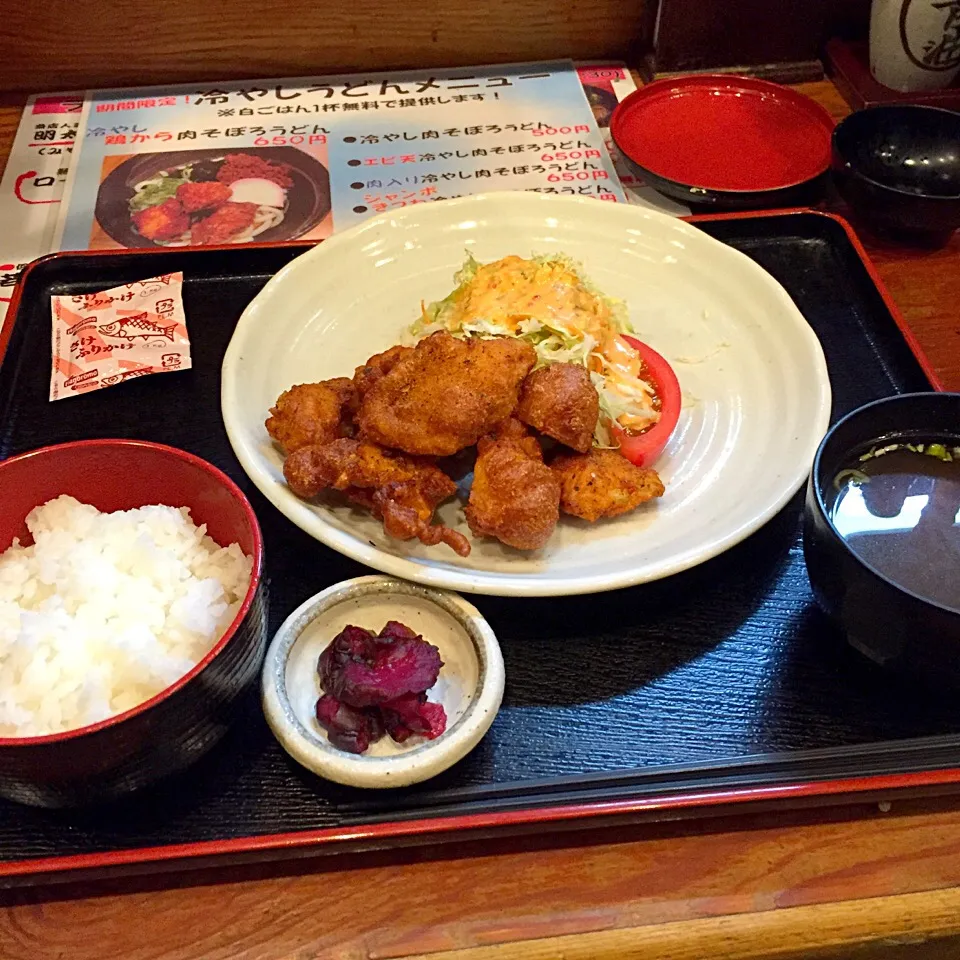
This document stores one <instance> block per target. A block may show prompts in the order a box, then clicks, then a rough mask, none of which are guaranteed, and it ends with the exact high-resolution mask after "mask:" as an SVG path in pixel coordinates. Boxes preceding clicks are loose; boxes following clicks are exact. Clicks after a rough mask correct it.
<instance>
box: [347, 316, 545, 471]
mask: <svg viewBox="0 0 960 960" xmlns="http://www.w3.org/2000/svg"><path fill="white" fill-rule="evenodd" d="M535 362H536V352H535V351H534V349H533V347H531V346H530V344H528V343H524V342H523V341H522V340H514V339H512V338H509V337H501V338H495V339H491V340H467V341H463V340H457V339H456V338H455V337H452V336H450V334H448V333H444V332H442V331H441V332H439V333H434V334H432V335H431V336H429V337H427V338H425V339H424V340H421V341H420V343H418V344H417V346H416V347H415V348H414V349H413V350H412V351H411V352H410V353H408V354H405V355H404V356H403V357H402V358H401V359H400V360H398V361H397V362H396V364H395V365H394V366H393V367H392V369H391V370H390V371H389V373H386V374H385V375H384V376H383V377H381V378H380V379H379V380H377V382H376V383H374V384H373V386H372V387H370V389H369V391H368V392H367V394H366V396H365V397H364V398H363V402H362V403H361V404H360V412H359V414H358V415H357V423H358V425H359V427H360V436H361V437H362V438H363V439H365V440H371V441H374V442H376V443H380V444H382V445H383V446H385V447H393V448H395V449H398V450H403V451H404V452H406V453H412V454H420V455H431V456H438V457H446V456H451V455H452V454H455V453H457V452H458V451H460V450H463V449H464V448H465V447H469V446H472V445H473V444H475V443H476V442H477V441H478V440H479V439H480V437H482V436H484V435H485V434H486V433H488V432H489V431H490V430H492V429H493V428H494V427H495V426H496V425H497V424H498V423H500V422H501V421H502V420H504V419H505V418H506V417H508V416H510V414H511V413H512V412H513V410H514V408H515V407H516V405H517V401H518V399H519V390H520V384H521V382H522V381H523V378H524V377H525V376H526V375H527V374H528V373H529V372H530V370H531V369H532V368H533V365H534V363H535Z"/></svg>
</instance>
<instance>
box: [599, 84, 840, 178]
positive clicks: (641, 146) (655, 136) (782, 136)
mask: <svg viewBox="0 0 960 960" xmlns="http://www.w3.org/2000/svg"><path fill="white" fill-rule="evenodd" d="M610 131H611V133H612V134H613V137H614V139H615V140H616V142H617V144H618V146H619V147H620V149H621V150H622V151H623V152H624V153H625V154H627V156H628V157H629V158H630V159H631V160H633V161H634V162H635V163H636V164H638V165H639V166H641V167H643V168H645V169H646V170H649V171H650V172H651V173H654V174H656V175H657V176H660V177H663V178H665V179H667V180H672V181H674V182H676V183H681V184H687V185H690V186H697V187H703V188H705V189H708V190H731V191H736V190H743V191H755V190H776V189H781V188H785V187H791V186H795V185H797V184H800V183H804V182H806V181H808V180H811V179H813V178H814V177H816V176H819V175H820V174H821V173H823V172H824V171H825V170H827V169H828V168H829V166H830V135H831V133H832V132H833V120H832V118H831V117H830V114H829V113H827V111H826V110H824V109H823V108H822V107H821V106H820V105H819V104H817V103H815V102H814V101H813V100H811V99H809V97H805V96H803V94H800V93H797V92H796V91H795V90H791V89H790V88H789V87H781V86H779V85H778V84H775V83H768V82H766V81H764V80H754V79H752V78H749V77H725V76H696V77H684V78H682V79H675V80H673V79H670V80H658V81H656V82H655V83H651V84H649V85H648V86H646V87H643V88H641V89H640V90H637V91H636V92H635V93H632V94H630V96H629V97H627V98H626V99H625V100H624V101H623V102H622V103H621V104H620V105H619V106H618V107H617V109H616V111H615V112H614V115H613V118H612V120H611V123H610Z"/></svg>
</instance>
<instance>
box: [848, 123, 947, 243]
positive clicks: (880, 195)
mask: <svg viewBox="0 0 960 960" xmlns="http://www.w3.org/2000/svg"><path fill="white" fill-rule="evenodd" d="M832 154H833V155H832V167H833V174H834V180H835V181H836V184H837V189H838V190H839V191H840V193H841V195H842V196H843V198H844V200H846V201H847V203H849V204H850V206H851V207H852V208H853V209H854V211H855V212H856V213H857V215H858V216H859V217H860V218H861V219H862V220H863V222H864V224H865V225H866V226H867V227H869V228H870V229H872V230H873V231H874V232H876V233H878V234H880V235H882V236H888V237H891V238H892V239H896V240H902V241H904V242H907V243H915V244H919V245H921V246H931V247H938V246H943V245H944V244H945V243H947V241H949V239H950V237H951V235H952V234H953V232H954V230H956V229H957V227H960V113H954V112H953V111H952V110H941V109H939V108H937V107H923V106H880V107H870V108H868V109H866V110H858V111H857V112H856V113H852V114H851V115H850V116H849V117H847V118H846V119H845V120H843V121H841V122H840V123H839V124H838V125H837V127H836V128H835V129H834V131H833V152H832Z"/></svg>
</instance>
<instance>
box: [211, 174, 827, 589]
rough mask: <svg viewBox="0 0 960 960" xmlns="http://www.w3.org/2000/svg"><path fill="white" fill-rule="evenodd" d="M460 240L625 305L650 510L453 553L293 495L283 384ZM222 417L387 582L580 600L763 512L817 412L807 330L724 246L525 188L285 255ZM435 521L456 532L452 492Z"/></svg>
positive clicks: (408, 294)
mask: <svg viewBox="0 0 960 960" xmlns="http://www.w3.org/2000/svg"><path fill="white" fill-rule="evenodd" d="M467 251H469V252H470V253H472V254H474V256H476V257H477V258H478V259H480V260H482V261H488V260H493V259H495V258H498V257H503V256H506V255H507V254H519V255H521V256H524V257H528V256H530V255H531V254H534V253H553V252H557V251H561V252H563V253H567V254H569V255H570V256H572V257H573V258H574V259H576V260H579V261H580V262H581V263H582V264H583V266H584V268H585V270H586V274H587V276H588V277H590V278H591V279H592V280H593V281H594V282H595V283H596V284H597V286H598V287H599V288H600V289H601V290H603V291H604V292H605V293H607V294H609V295H611V296H614V297H620V298H622V299H624V300H626V302H627V305H628V307H629V310H630V317H631V320H632V322H633V326H634V328H635V331H636V333H637V336H638V337H639V338H640V339H641V340H644V341H646V342H647V343H649V344H650V346H652V347H653V348H654V349H655V350H657V351H658V352H659V353H661V354H662V355H663V356H664V357H666V359H667V360H668V361H670V362H671V363H672V364H673V367H674V370H675V371H676V373H677V377H678V378H679V380H680V386H681V388H682V390H683V396H684V406H683V410H682V412H681V415H680V422H679V424H678V425H677V428H676V430H675V431H674V434H673V436H672V437H671V439H670V442H669V443H668V445H667V448H666V450H665V451H664V453H663V455H662V456H661V457H660V460H659V461H658V463H657V470H658V471H659V473H660V475H661V476H662V478H663V481H664V483H665V484H666V488H667V490H666V494H665V495H664V496H663V498H662V499H661V500H658V501H657V502H656V503H651V504H646V505H645V506H643V507H642V508H640V509H639V510H635V511H634V512H632V513H629V514H626V515H624V516H622V517H617V518H615V519H613V520H607V521H603V522H600V523H595V524H587V523H583V522H582V521H575V520H572V519H569V518H564V519H562V520H561V522H560V524H559V525H558V527H557V529H556V531H555V532H554V534H553V536H552V537H551V538H550V541H549V543H548V544H547V545H546V546H545V547H544V548H543V549H542V550H538V551H535V552H533V553H523V552H521V551H518V550H512V549H511V548H509V547H505V546H503V545H502V544H500V543H498V542H496V541H494V540H480V539H475V538H471V540H472V547H473V550H472V552H471V554H470V556H469V557H458V556H457V555H456V554H454V553H453V551H452V550H450V549H448V548H447V547H444V546H435V547H426V546H424V545H423V544H421V543H419V542H418V541H416V540H405V541H400V540H395V539H393V538H391V537H389V536H387V535H386V534H385V533H384V531H383V525H382V524H381V523H380V522H379V521H378V520H376V519H375V518H374V517H373V516H372V515H370V514H369V513H362V512H360V511H358V510H356V509H353V508H351V507H349V506H347V505H343V506H335V507H331V506H327V505H321V504H317V503H307V502H305V501H303V500H299V499H297V497H295V496H294V495H293V494H292V493H291V492H290V490H289V489H288V488H287V486H286V484H285V483H284V479H283V470H282V468H283V457H282V456H281V454H280V451H279V450H278V449H277V448H276V447H275V445H274V444H273V443H272V442H271V440H270V438H269V436H268V435H267V432H266V430H265V429H264V425H263V423H264V419H265V418H266V416H267V411H268V410H269V408H270V407H271V406H272V405H273V404H274V402H275V401H276V398H277V397H278V396H279V395H280V393H281V392H282V391H283V390H286V389H287V388H288V387H290V386H291V385H292V384H295V383H305V382H310V381H316V380H323V379H326V378H328V377H342V376H350V375H351V373H352V371H353V369H354V367H356V366H358V365H359V364H361V363H363V362H364V361H365V360H366V359H367V358H368V357H370V356H371V355H372V354H374V353H378V352H380V351H381V350H386V349H387V348H388V347H390V346H393V345H394V344H396V343H398V342H399V341H400V340H401V339H402V338H403V337H404V334H405V331H406V330H407V328H408V326H409V325H410V323H412V322H413V321H414V320H415V319H416V318H417V316H418V313H419V310H420V302H421V300H425V301H428V302H429V301H431V300H434V299H438V298H441V297H445V296H446V295H447V294H448V293H449V292H450V290H451V289H452V287H453V274H454V272H455V271H456V270H457V269H458V268H459V267H460V265H461V264H462V262H463V259H464V255H465V253H466V252H467ZM221 404H222V412H223V421H224V424H225V425H226V428H227V434H228V436H229V438H230V443H231V444H232V446H233V449H234V452H235V453H236V455H237V458H238V459H239V461H240V463H241V465H242V466H243V469H244V470H245V471H246V472H247V475H248V476H249V477H250V478H251V479H252V480H253V482H254V483H255V484H256V485H257V487H258V488H259V489H260V491H261V492H262V493H263V494H264V495H265V496H266V497H267V498H268V499H269V500H270V501H271V502H272V503H273V504H274V505H275V506H276V507H277V508H278V509H279V510H280V511H282V512H283V513H284V514H285V515H286V516H287V518H288V519H290V520H291V521H293V522H294V523H295V524H297V526H299V527H300V528H301V529H303V530H305V531H306V532H307V533H309V534H310V535H311V536H314V537H316V538H317V539H318V540H320V541H322V542H323V543H325V544H327V545H328V546H330V547H332V548H333V549H334V550H338V551H340V552H341V553H344V554H346V555H347V556H349V557H352V558H353V559H355V560H359V561H360V562H361V563H365V564H367V565H368V566H371V567H374V568H375V569H378V570H380V571H382V572H383V573H388V574H391V575H393V576H397V577H403V578H405V579H407V580H414V581H417V582H418V583H423V584H425V585H427V586H431V587H442V588H444V589H449V590H458V591H465V592H469V593H487V594H505V595H512V596H531V597H535V596H552V595H569V594H575V593H592V592H596V591H599V590H612V589H615V588H619V587H627V586H632V585H633V584H637V583H644V582H646V581H649V580H656V579H658V578H660V577H666V576H669V575H670V574H673V573H677V572H679V571H681V570H685V569H687V568H688V567H692V566H694V565H695V564H698V563H702V562H703V561H704V560H707V559H709V558H710V557H714V556H716V555H717V554H719V553H721V552H723V551H724V550H727V549H728V548H730V547H732V546H733V545H734V544H736V543H738V542H739V541H741V540H743V539H744V538H745V537H747V536H749V534H751V533H753V532H754V531H755V530H756V529H758V528H759V527H760V526H762V525H763V524H764V523H766V522H767V521H768V520H769V519H770V518H771V517H773V516H774V515H775V514H776V513H777V512H778V511H779V510H780V509H781V508H782V507H783V506H784V504H786V503H787V501H788V500H789V499H790V498H791V497H792V496H793V494H794V493H795V492H796V491H797V490H798V489H799V487H800V485H801V484H802V483H803V482H804V480H805V479H806V477H807V474H808V473H809V471H810V464H811V462H812V460H813V455H814V453H815V452H816V449H817V445H818V444H819V442H820V439H821V438H822V437H823V434H824V431H825V430H826V427H827V423H828V420H829V414H830V383H829V380H828V377H827V367H826V362H825V361H824V357H823V351H822V350H821V349H820V344H819V342H818V341H817V338H816V335H815V334H814V332H813V330H811V328H810V326H809V325H808V324H807V322H806V320H805V319H804V318H803V315H802V314H801V313H800V311H799V310H797V308H796V306H795V305H794V303H793V301H792V300H791V299H790V297H789V296H788V295H787V293H786V291H784V289H783V288H782V287H781V286H780V284H778V283H777V282H776V280H774V279H773V277H771V276H770V274H768V273H766V272H765V271H764V270H763V269H761V268H760V267H759V266H758V265H757V264H756V263H754V262H753V261H752V260H750V259H748V258H747V257H746V256H744V255H743V254H742V253H740V252H738V251H737V250H734V249H733V248H732V247H728V246H725V245H724V244H722V243H720V242H718V241H717V240H714V239H713V238H712V237H709V236H708V235H707V234H706V233H704V232H703V231H701V230H698V229H697V228H696V227H694V226H692V225H691V224H689V223H684V222H683V221H682V220H678V219H676V218H675V217H669V216H666V215H664V214H660V213H656V212H654V211H649V210H641V209H639V208H637V207H632V206H629V205H628V204H620V203H603V202H598V201H597V200H593V199H590V198H580V199H577V198H571V197H552V196H546V195H540V194H535V193H501V194H488V195H487V196H473V197H466V198H463V199H460V200H444V201H442V202H440V203H423V204H417V205H416V206H413V207H407V208H406V209H404V210H401V211H392V212H390V213H385V214H383V215H381V216H377V217H371V218H370V219H369V220H367V221H365V222H364V223H362V224H360V225H359V226H357V227H353V228H351V229H349V230H345V231H344V232H343V233H339V234H337V235H336V236H334V237H332V238H331V239H329V240H326V241H324V242H323V243H322V244H320V245H319V246H318V247H316V248H315V249H313V250H311V251H310V252H309V253H306V254H304V255H303V256H301V257H298V258H297V259H296V260H294V261H292V262H291V263H290V264H288V265H287V266H286V267H284V269H283V270H281V271H280V272H279V273H278V274H277V276H275V277H274V278H273V279H272V280H271V281H270V282H269V283H268V284H267V285H266V286H265V287H264V288H263V290H262V291H261V293H260V294H259V295H258V296H257V297H256V298H255V299H254V300H253V302H252V303H251V304H250V305H249V306H248V307H247V309H246V310H245V311H244V313H243V316H242V317H241V318H240V321H239V323H238V324H237V328H236V331H235V333H234V336H233V339H232V340H231V342H230V346H229V348H228V349H227V352H226V355H225V357H224V361H223V378H222V394H221ZM437 516H438V519H439V521H440V522H442V523H445V524H447V525H449V526H453V527H456V528H458V529H459V530H461V531H462V532H464V533H468V534H469V531H468V530H467V526H466V522H465V519H464V516H463V508H462V504H461V503H460V502H459V501H457V500H450V501H449V502H447V503H445V504H443V505H442V506H441V507H440V509H439V510H438V512H437Z"/></svg>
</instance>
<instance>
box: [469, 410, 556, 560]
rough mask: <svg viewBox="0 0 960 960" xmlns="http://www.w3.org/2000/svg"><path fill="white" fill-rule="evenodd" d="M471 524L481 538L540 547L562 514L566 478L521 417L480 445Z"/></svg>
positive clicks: (470, 516)
mask: <svg viewBox="0 0 960 960" xmlns="http://www.w3.org/2000/svg"><path fill="white" fill-rule="evenodd" d="M478 451H479V455H478V457H477V462H476V465H475V466H474V468H473V486H472V487H471V488H470V501H469V503H468V504H467V510H466V513H467V523H468V524H469V525H470V529H471V531H472V532H473V533H474V534H475V535H476V536H478V537H495V538H496V539H497V540H499V541H500V542H501V543H505V544H507V546H510V547H516V548H517V549H518V550H539V549H540V547H542V546H543V545H544V544H545V543H546V542H547V541H548V540H549V539H550V534H552V533H553V529H554V527H556V525H557V520H558V519H559V517H560V483H559V481H558V480H557V478H556V477H555V476H554V474H553V472H552V471H551V470H550V468H549V467H548V466H546V465H545V464H544V462H543V454H542V453H541V451H540V445H539V444H538V443H537V441H536V439H535V438H534V437H532V436H530V434H529V431H528V430H527V429H526V427H524V426H523V424H521V423H520V422H519V421H517V420H508V421H507V422H506V423H504V424H502V425H500V426H499V427H498V429H497V430H496V431H495V432H494V434H493V435H491V436H488V437H484V438H483V439H481V440H480V442H479V444H478Z"/></svg>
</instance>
